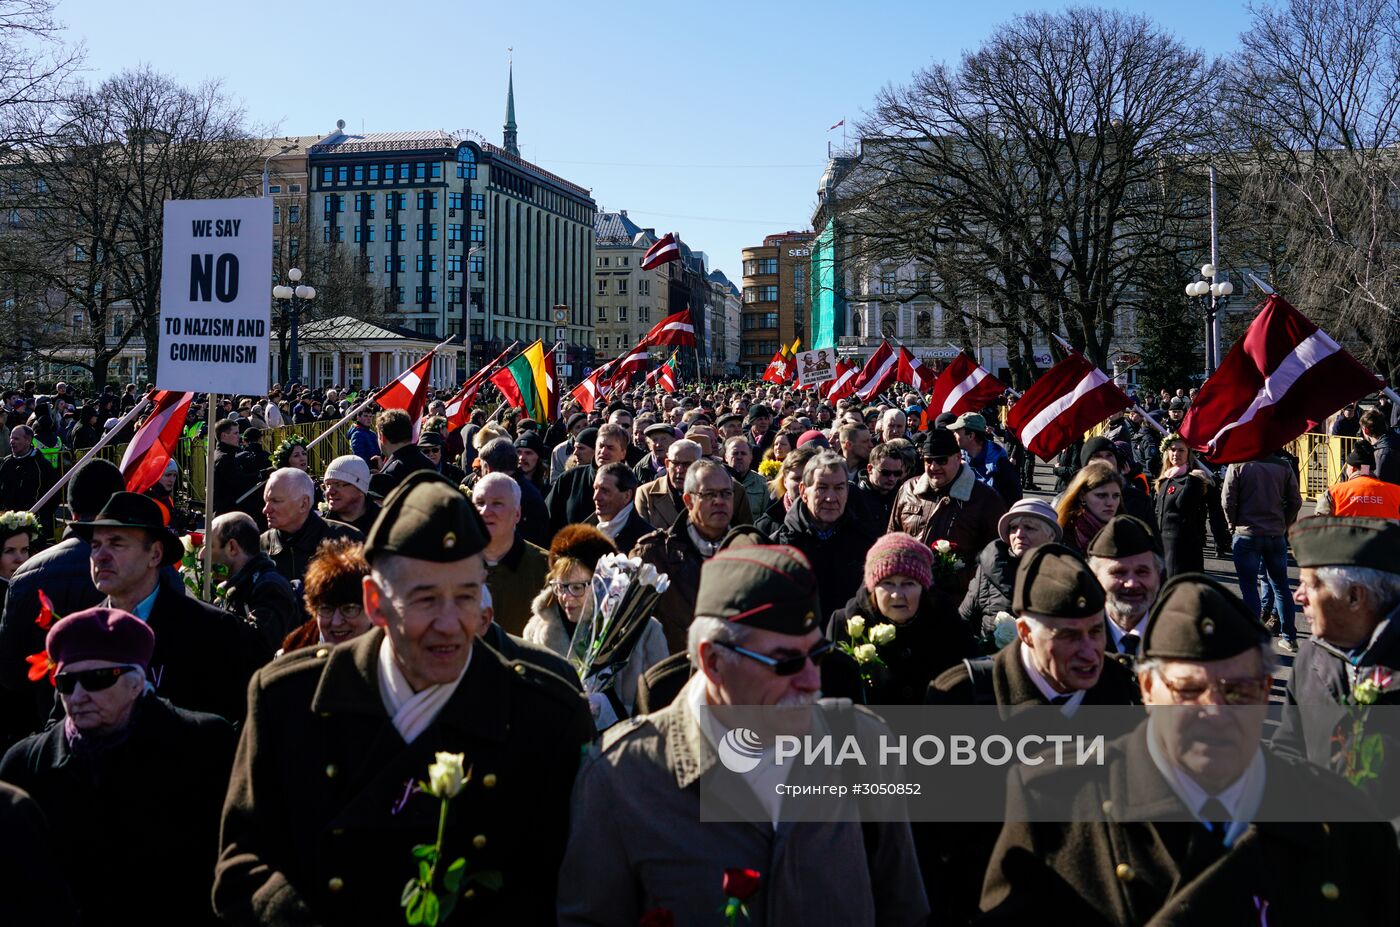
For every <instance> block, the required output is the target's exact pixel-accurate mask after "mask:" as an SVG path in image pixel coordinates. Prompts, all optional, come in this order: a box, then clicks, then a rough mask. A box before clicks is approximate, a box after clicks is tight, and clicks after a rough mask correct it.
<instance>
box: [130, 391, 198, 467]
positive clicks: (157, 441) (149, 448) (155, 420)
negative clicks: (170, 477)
mask: <svg viewBox="0 0 1400 927" xmlns="http://www.w3.org/2000/svg"><path fill="white" fill-rule="evenodd" d="M193 398H194V393H172V392H171V391H170V390H164V389H162V390H156V391H155V392H154V393H153V394H151V404H152V408H151V413H150V415H148V416H147V417H146V421H145V422H144V423H142V425H141V427H140V428H138V429H137V430H136V434H135V435H133V436H132V438H131V443H130V444H128V445H127V446H126V453H125V454H123V455H122V464H121V471H122V476H124V477H126V491H127V492H145V491H146V490H148V489H150V488H151V487H152V486H154V485H155V484H156V480H158V479H160V478H161V477H162V476H164V475H165V465H166V464H168V463H169V462H170V458H171V457H172V456H173V455H174V453H175V446H176V445H177V444H179V443H180V434H181V432H183V431H184V428H185V416H186V415H188V414H189V411H190V400H191V399H193Z"/></svg>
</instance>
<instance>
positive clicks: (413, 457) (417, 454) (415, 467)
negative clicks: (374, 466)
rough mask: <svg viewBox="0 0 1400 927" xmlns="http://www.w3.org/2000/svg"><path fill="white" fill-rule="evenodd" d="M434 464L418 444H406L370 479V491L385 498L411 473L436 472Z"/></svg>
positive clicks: (390, 456)
mask: <svg viewBox="0 0 1400 927" xmlns="http://www.w3.org/2000/svg"><path fill="white" fill-rule="evenodd" d="M436 469H437V467H434V466H433V462H432V461H430V460H429V459H428V458H427V457H424V456H423V452H422V451H420V450H418V445H416V444H405V445H404V446H403V447H401V448H399V449H398V450H397V451H394V453H392V454H390V455H389V459H388V460H386V461H384V464H383V466H382V467H380V469H379V472H378V473H376V474H374V475H373V476H371V477H370V478H369V491H370V492H372V493H374V494H375V495H376V496H378V497H379V498H381V499H382V498H384V497H385V496H387V495H389V493H390V492H392V491H393V490H394V487H396V486H398V485H399V484H400V483H402V482H403V481H404V479H405V478H406V477H407V476H408V475H409V474H410V473H416V472H417V471H419V470H436Z"/></svg>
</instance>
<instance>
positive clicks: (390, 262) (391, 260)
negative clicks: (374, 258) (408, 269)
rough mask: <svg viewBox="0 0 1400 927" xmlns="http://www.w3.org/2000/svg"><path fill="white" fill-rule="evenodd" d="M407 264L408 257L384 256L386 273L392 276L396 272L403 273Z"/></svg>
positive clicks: (400, 255)
mask: <svg viewBox="0 0 1400 927" xmlns="http://www.w3.org/2000/svg"><path fill="white" fill-rule="evenodd" d="M407 263H408V257H407V256H406V255H402V254H399V255H393V254H386V255H384V273H386V274H392V273H393V272H394V271H395V270H397V271H398V272H399V273H403V271H404V268H405V266H406V265H407Z"/></svg>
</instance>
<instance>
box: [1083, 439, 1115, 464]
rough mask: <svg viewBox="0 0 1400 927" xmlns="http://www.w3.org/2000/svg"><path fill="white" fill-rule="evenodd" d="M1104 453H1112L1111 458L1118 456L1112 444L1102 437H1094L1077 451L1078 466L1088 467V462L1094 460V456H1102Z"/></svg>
mask: <svg viewBox="0 0 1400 927" xmlns="http://www.w3.org/2000/svg"><path fill="white" fill-rule="evenodd" d="M1104 451H1112V452H1113V456H1114V457H1117V456H1118V448H1116V447H1114V446H1113V442H1112V441H1110V440H1109V439H1108V438H1105V437H1104V436H1103V435H1094V436H1093V437H1092V438H1090V439H1089V440H1087V441H1085V442H1084V446H1083V447H1081V448H1080V449H1079V466H1081V467H1087V466H1089V461H1091V460H1093V459H1094V455H1095V454H1102V453H1103V452H1104Z"/></svg>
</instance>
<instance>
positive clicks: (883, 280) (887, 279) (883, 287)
mask: <svg viewBox="0 0 1400 927" xmlns="http://www.w3.org/2000/svg"><path fill="white" fill-rule="evenodd" d="M880 292H881V293H882V294H885V295H889V294H891V293H893V292H894V274H893V273H890V272H889V271H886V272H885V273H882V274H880Z"/></svg>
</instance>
